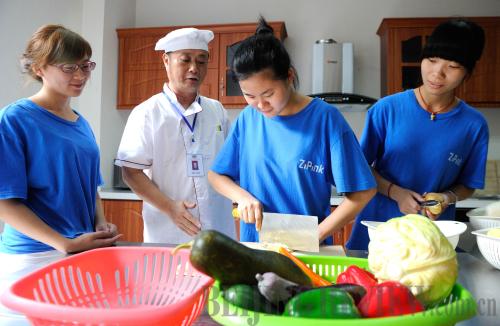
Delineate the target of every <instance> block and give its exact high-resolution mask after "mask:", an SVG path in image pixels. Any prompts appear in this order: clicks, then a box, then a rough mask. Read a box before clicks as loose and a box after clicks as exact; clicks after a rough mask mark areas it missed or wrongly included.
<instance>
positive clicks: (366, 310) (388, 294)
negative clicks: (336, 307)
mask: <svg viewBox="0 0 500 326" xmlns="http://www.w3.org/2000/svg"><path fill="white" fill-rule="evenodd" d="M358 309H359V311H360V312H361V314H362V315H363V317H387V316H399V315H406V314H411V313H416V312H420V311H423V310H424V306H423V305H422V304H421V303H420V302H419V301H418V300H417V298H415V296H414V295H413V293H411V291H410V289H408V288H407V287H406V286H405V285H403V284H401V283H399V282H395V281H386V282H383V283H380V284H377V285H375V286H372V287H370V288H368V289H367V293H366V295H365V296H364V297H363V298H362V299H361V301H360V302H359V304H358Z"/></svg>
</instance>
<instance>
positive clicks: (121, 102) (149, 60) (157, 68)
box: [117, 29, 168, 109]
mask: <svg viewBox="0 0 500 326" xmlns="http://www.w3.org/2000/svg"><path fill="white" fill-rule="evenodd" d="M166 33H168V29H164V30H158V31H148V30H145V31H144V30H141V29H132V30H130V29H127V30H119V31H118V38H119V44H120V48H119V59H118V99H117V107H118V108H119V109H132V108H134V107H135V106H136V105H138V104H139V103H141V102H143V101H145V100H147V99H148V98H150V97H151V96H153V95H154V94H156V93H159V92H161V90H162V87H163V83H164V82H165V80H166V79H167V74H166V72H165V67H164V66H163V61H162V53H161V51H155V49H154V47H155V44H156V42H157V41H158V40H159V39H160V38H162V37H163V36H164V35H165V34H166Z"/></svg>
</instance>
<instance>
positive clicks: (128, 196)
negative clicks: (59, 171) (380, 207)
mask: <svg viewBox="0 0 500 326" xmlns="http://www.w3.org/2000/svg"><path fill="white" fill-rule="evenodd" d="M99 195H100V196H101V198H102V199H112V200H141V199H140V198H139V197H138V196H137V195H136V194H135V193H133V192H132V191H130V190H122V189H101V190H100V191H99ZM343 199H344V197H343V196H332V197H331V198H330V205H332V206H338V205H340V203H341V202H342V200H343ZM496 201H498V200H497V199H481V198H469V199H466V200H462V201H459V202H458V203H457V208H477V207H485V206H486V205H489V204H491V203H494V202H496Z"/></svg>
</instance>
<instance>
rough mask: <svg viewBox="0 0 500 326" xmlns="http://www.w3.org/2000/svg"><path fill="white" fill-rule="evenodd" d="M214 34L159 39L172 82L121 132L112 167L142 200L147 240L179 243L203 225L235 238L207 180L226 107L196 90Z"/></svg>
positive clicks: (223, 204) (227, 210)
mask: <svg viewBox="0 0 500 326" xmlns="http://www.w3.org/2000/svg"><path fill="white" fill-rule="evenodd" d="M213 37H214V35H213V33H212V32H211V31H208V30H198V29H195V28H182V29H178V30H175V31H172V32H170V33H168V34H167V35H166V36H165V37H163V38H162V39H160V40H159V41H158V42H157V43H156V47H155V50H161V51H163V54H162V55H163V63H164V66H165V69H166V72H167V76H168V81H167V82H166V83H165V85H164V86H163V91H162V92H161V93H159V94H156V95H154V96H152V97H151V98H149V99H148V100H146V101H144V102H143V103H141V104H139V105H138V106H137V107H135V108H134V110H133V111H132V112H131V114H130V116H129V118H128V121H127V125H126V127H125V130H124V132H123V136H122V139H121V143H120V147H119V149H118V154H117V159H116V160H115V164H116V165H119V166H121V167H122V173H123V179H124V181H125V182H126V183H127V184H128V185H129V186H130V188H131V189H132V190H133V191H134V192H135V193H136V194H137V195H138V196H139V197H140V198H141V199H143V202H144V204H143V211H142V216H143V219H144V241H145V242H160V243H172V244H177V243H182V242H186V241H189V240H190V239H191V238H192V237H193V236H194V235H195V234H197V233H198V232H199V231H200V230H205V229H215V230H218V231H221V232H223V233H225V234H227V235H229V236H230V237H232V238H235V225H234V222H233V218H232V217H231V208H232V203H231V202H230V201H229V200H227V199H226V198H224V197H223V196H221V195H219V194H218V193H217V192H215V191H214V190H213V189H212V188H211V186H210V184H209V183H208V180H207V172H208V170H209V168H210V166H211V165H212V161H213V160H214V158H215V156H216V154H217V153H218V151H219V149H220V148H221V147H222V144H223V143H224V140H225V138H226V136H227V133H228V128H229V121H228V118H227V112H226V110H225V109H224V108H223V106H222V104H221V103H220V102H218V101H216V100H213V99H210V98H207V97H204V96H201V95H199V88H200V84H201V83H202V82H203V79H204V77H205V75H206V73H207V65H208V58H209V53H208V42H210V41H211V40H212V39H213Z"/></svg>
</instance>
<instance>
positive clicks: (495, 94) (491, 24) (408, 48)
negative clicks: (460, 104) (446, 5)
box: [377, 17, 500, 107]
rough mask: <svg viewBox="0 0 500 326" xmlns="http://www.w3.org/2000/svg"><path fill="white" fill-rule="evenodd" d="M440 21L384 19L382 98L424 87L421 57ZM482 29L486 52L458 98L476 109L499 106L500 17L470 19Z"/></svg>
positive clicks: (427, 19) (379, 32) (458, 94)
mask: <svg viewBox="0 0 500 326" xmlns="http://www.w3.org/2000/svg"><path fill="white" fill-rule="evenodd" d="M449 19H450V17H440V18H385V19H383V20H382V23H381V24H380V27H379V29H378V31H377V34H378V35H379V36H380V59H381V65H380V66H381V95H382V96H386V95H389V94H393V93H396V92H400V91H402V90H405V89H411V88H415V87H418V86H419V85H420V84H421V75H420V53H421V51H422V48H423V46H424V44H425V42H426V40H427V37H428V36H429V35H430V34H431V33H432V31H433V29H434V27H436V26H437V25H438V24H439V23H441V22H443V21H446V20H449ZM467 19H469V20H471V21H474V22H476V23H477V24H479V25H480V26H481V27H483V29H484V31H485V36H486V43H485V48H484V51H483V55H482V56H481V59H480V60H479V61H478V62H477V64H476V67H475V69H474V72H473V74H472V76H471V78H470V79H468V80H467V81H466V82H465V83H463V84H462V85H461V86H460V87H459V89H458V90H457V96H458V97H459V98H461V99H463V100H465V101H466V102H467V103H468V104H470V105H472V106H476V107H499V106H500V74H498V73H496V72H498V71H500V17H470V18H467Z"/></svg>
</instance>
